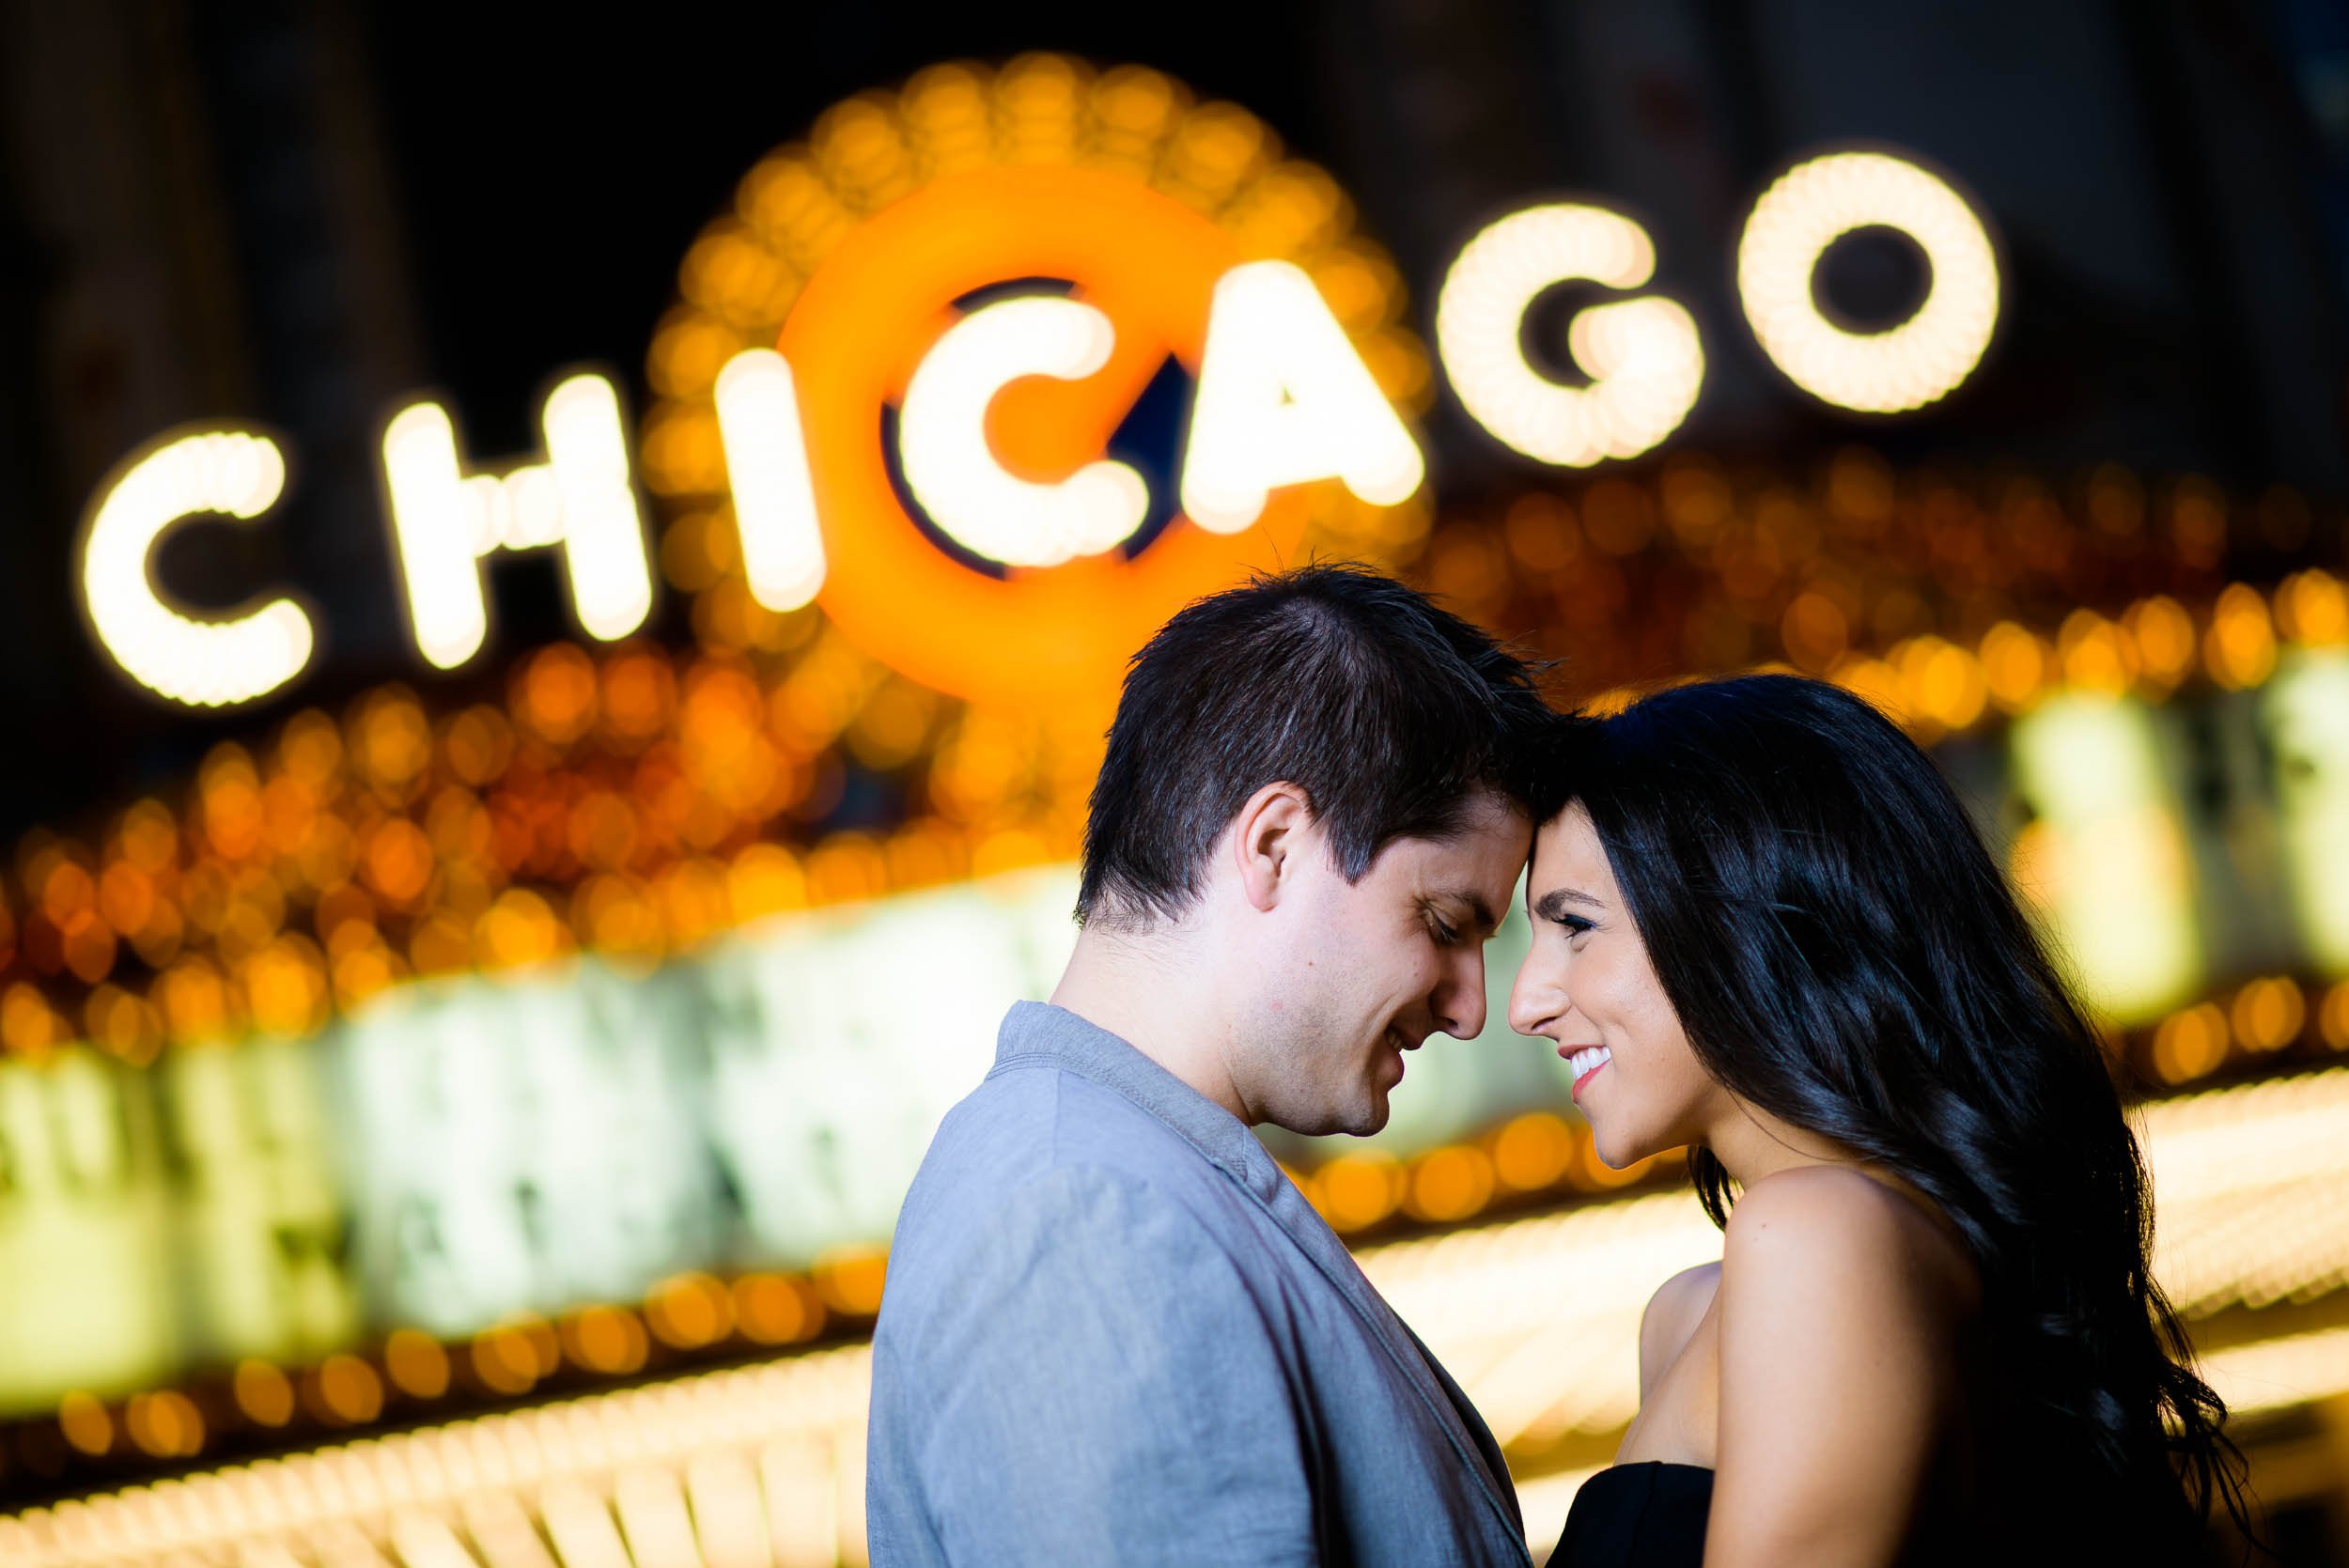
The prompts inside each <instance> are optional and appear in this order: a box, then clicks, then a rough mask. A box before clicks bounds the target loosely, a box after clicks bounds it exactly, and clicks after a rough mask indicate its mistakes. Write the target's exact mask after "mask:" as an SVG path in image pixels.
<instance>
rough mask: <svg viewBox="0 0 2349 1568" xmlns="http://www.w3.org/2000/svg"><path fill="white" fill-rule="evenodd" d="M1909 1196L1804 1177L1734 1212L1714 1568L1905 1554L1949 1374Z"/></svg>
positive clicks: (1722, 1312) (1765, 1191) (1708, 1550)
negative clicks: (1918, 1265) (1913, 1246)
mask: <svg viewBox="0 0 2349 1568" xmlns="http://www.w3.org/2000/svg"><path fill="white" fill-rule="evenodd" d="M1853 1184H1864V1185H1861V1186H1855V1185H1853ZM1871 1189H1873V1190H1871ZM1902 1201H1903V1200H1901V1199H1899V1198H1897V1197H1894V1196H1892V1195H1891V1194H1890V1193H1888V1192H1886V1191H1885V1189H1883V1188H1879V1187H1876V1186H1875V1184H1874V1183H1872V1182H1870V1181H1869V1179H1868V1178H1867V1177H1865V1176H1861V1175H1859V1174H1858V1173H1856V1172H1845V1171H1833V1170H1821V1171H1801V1172H1785V1173H1782V1174H1781V1175H1779V1176H1775V1177H1772V1178H1770V1179H1769V1180H1767V1181H1766V1182H1762V1183H1757V1184H1756V1185H1755V1186H1754V1188H1752V1189H1751V1190H1750V1191H1749V1192H1747V1193H1746V1194H1745V1195H1744V1196H1743V1197H1742V1198H1740V1199H1739V1200H1738V1203H1737V1205H1736V1207H1735V1210H1733V1211H1732V1213H1731V1216H1730V1222H1729V1234H1728V1238H1727V1243H1726V1247H1725V1250H1724V1253H1723V1260H1722V1266H1721V1283H1720V1292H1719V1334H1720V1429H1719V1450H1718V1454H1717V1459H1716V1468H1717V1472H1718V1473H1717V1476H1716V1480H1715V1486H1714V1495H1713V1508H1712V1514H1711V1520H1710V1525H1709V1528H1708V1529H1707V1532H1706V1543H1705V1554H1704V1560H1705V1562H1706V1564H1707V1568H1746V1565H1749V1564H1751V1565H1756V1568H1759V1565H1761V1564H1773V1565H1776V1564H1790V1563H1801V1564H1805V1565H1806V1568H1846V1565H1848V1568H1881V1565H1884V1564H1889V1563H1890V1562H1892V1561H1893V1560H1895V1559H1896V1558H1897V1557H1898V1556H1899V1554H1900V1551H1901V1548H1902V1545H1903V1544H1904V1542H1905V1541H1906V1537H1907V1534H1908V1529H1909V1526H1910V1523H1911V1521H1912V1520H1913V1518H1914V1517H1915V1513H1916V1505H1917V1499H1918V1497H1919V1495H1920V1493H1921V1490H1922V1488H1923V1486H1924V1484H1925V1482H1926V1479H1927V1473H1928V1470H1929V1469H1930V1467H1931V1465H1932V1462H1933V1457H1934V1452H1935V1449H1936V1446H1937V1440H1938V1437H1939V1434H1940V1428H1941V1425H1942V1421H1943V1418H1944V1414H1945V1412H1946V1409H1947V1401H1948V1391H1949V1389H1950V1388H1951V1386H1952V1345H1951V1340H1950V1336H1949V1330H1948V1328H1947V1327H1946V1313H1945V1312H1940V1311H1937V1307H1936V1304H1935V1303H1934V1302H1933V1301H1932V1300H1931V1299H1930V1290H1929V1287H1928V1286H1927V1285H1926V1283H1925V1282H1924V1281H1922V1280H1921V1278H1920V1277H1919V1275H1918V1274H1917V1273H1916V1271H1915V1270H1914V1268H1913V1266H1912V1264H1911V1261H1910V1260H1911V1259H1912V1256H1913V1254H1912V1253H1911V1251H1910V1250H1909V1248H1908V1246H1907V1236H1906V1230H1905V1225H1904V1217H1903V1216H1901V1215H1900V1214H1899V1213H1898V1212H1897V1211H1895V1210H1894V1209H1893V1207H1892V1206H1891V1205H1892V1204H1896V1203H1900V1202H1902ZM1909 1223H1913V1221H1909Z"/></svg>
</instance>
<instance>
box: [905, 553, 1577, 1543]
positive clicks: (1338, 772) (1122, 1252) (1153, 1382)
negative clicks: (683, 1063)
mask: <svg viewBox="0 0 2349 1568" xmlns="http://www.w3.org/2000/svg"><path fill="white" fill-rule="evenodd" d="M1541 711H1542V707H1541V703H1540V700H1539V699H1538V697H1537V696H1536V695H1535V694H1534V692H1533V690H1532V681H1531V679H1530V678H1529V676H1528V674H1527V672H1526V670H1525V668H1524V667H1523V666H1522V665H1521V664H1519V663H1518V662H1517V660H1514V659H1512V658H1510V657H1509V656H1507V655H1506V654H1504V653H1502V652H1501V650H1500V649H1498V648H1496V647H1495V646H1494V645H1493V644H1492V642H1491V641H1490V639H1488V638H1486V636H1485V635H1484V634H1483V633H1481V632H1479V631H1477V630H1476V629H1473V628H1471V627H1470V626H1469V625H1467V624H1466V623H1465V622H1463V621H1460V620H1458V619H1457V618H1455V617H1454V616H1452V615H1449V614H1447V613H1444V612H1442V611H1440V610H1438V609H1437V608H1435V607H1434V606H1433V605H1431V604H1429V603H1428V602H1427V601H1426V600H1425V599H1424V598H1421V597H1420V596H1419V595H1418V594H1416V593H1413V592H1412V591H1411V590H1410V589H1408V588H1406V587H1404V586H1403V585H1401V584H1400V583H1397V582H1392V581H1390V580H1388V579H1386V578H1383V577H1379V576H1377V575H1376V574H1374V573H1371V572H1368V571H1364V570H1361V569H1358V568H1350V567H1308V568H1305V569H1303V570H1299V571H1296V572H1292V573H1289V574H1287V575H1285V576H1282V577H1275V578H1268V579H1260V580H1258V581H1257V582H1254V583H1252V584H1251V585H1249V586H1247V587H1243V588H1237V589H1234V590H1232V591H1230V592H1227V593H1223V594H1219V595H1217V596H1215V597H1213V598H1207V599H1204V600H1201V601H1200V602H1199V603H1197V604H1194V605H1192V606H1190V608H1188V609H1186V610H1184V611H1183V612H1182V613H1179V614H1177V615H1176V616H1175V618H1174V619H1173V620H1171V621H1169V622H1168V623H1167V624H1166V626H1165V627H1164V628H1163V629H1160V630H1159V633H1158V635H1157V636H1156V637H1154V638H1153V639H1152V640H1151V642H1150V644H1149V645H1148V646H1146V647H1144V648H1143V650H1142V652H1141V653H1140V654H1138V655H1137V656H1136V657H1135V659H1134V661H1133V666H1132V668H1131V670H1130V671H1129V672H1128V675H1127V679H1126V687H1125V691H1124V693H1123V695H1122V697H1121V699H1120V701H1119V704H1118V708H1117V716H1116V719H1115V721H1114V722H1113V723H1112V727H1111V730H1110V740H1109V753H1108V757H1107V759H1106V761H1105V762H1104V763H1103V765H1102V769H1101V775H1100V779H1099V782H1098V783H1097V785H1096V786H1095V789H1094V792H1093V800H1092V811H1091V817H1090V820H1089V821H1088V823H1087V825H1086V830H1085V846H1084V871H1083V879H1082V885H1081V892H1080V894H1079V899H1078V908H1077V912H1078V918H1079V920H1080V921H1081V924H1082V930H1081V934H1080V936H1079V938H1078V941H1077V948H1076V953H1075V955H1074V956H1073V957H1072V958H1071V959H1070V960H1069V965H1068V970H1067V972H1066V975H1064V976H1063V978H1062V980H1061V982H1060V986H1059V987H1058V988H1057V989H1056V990H1055V991H1054V992H1053V994H1052V1001H1051V1004H1050V1005H1049V1006H1048V1005H1043V1004H1039V1003H1034V1002H1021V1003H1019V1005H1018V1006H1016V1007H1015V1008H1013V1010H1012V1012H1011V1015H1010V1016H1009V1017H1006V1018H1005V1019H1004V1020H1003V1030H1002V1033H1001V1036H1000V1039H999V1043H998V1047H997V1054H996V1058H995V1065H994V1068H993V1070H992V1071H991V1072H989V1073H988V1077H987V1079H986V1081H985V1082H984V1083H982V1084H981V1085H980V1087H979V1088H978V1089H977V1090H976V1091H975V1092H973V1093H972V1094H971V1096H970V1097H969V1098H967V1099H965V1100H964V1101H963V1102H962V1103H961V1104H960V1105H958V1106H957V1107H956V1108H955V1110H953V1111H952V1112H950V1113H949V1114H948V1116H947V1117H946V1119H945V1121H944V1123H943V1124H942V1125H941V1126H940V1128H939V1131H938V1136H937V1138H936V1139H935V1140H934V1141H932V1143H931V1145H930V1150H929V1154H928V1156H927V1157H926V1159H925V1160H924V1161H923V1164H922V1170H921V1172H920V1174H919V1175H918V1176H916V1177H915V1179H914V1183H913V1188H912V1190H911V1191H910V1193H908V1195H907V1198H906V1203H905V1208H904V1211H903V1212H902V1214H901V1215H900V1216H899V1219H898V1221H897V1231H896V1237H895V1241H894V1247H893V1250H892V1251H891V1254H890V1261H889V1280H888V1289H887V1291H886V1292H885V1294H884V1296H883V1305H882V1308H881V1314H880V1322H879V1327H878V1328H877V1330H876V1332H875V1334H874V1341H873V1406H872V1431H871V1447H870V1455H869V1459H870V1463H869V1468H868V1482H867V1493H866V1498H867V1513H868V1523H869V1529H870V1545H871V1552H872V1560H873V1561H874V1563H875V1564H876V1565H877V1568H896V1565H899V1564H920V1565H928V1564H939V1563H956V1564H978V1563H989V1564H991V1563H1050V1564H1061V1565H1080V1564H1103V1565H1107V1564H1112V1563H1115V1564H1133V1563H1155V1562H1164V1563H1184V1564H1226V1563H1228V1564H1234V1565H1238V1564H1246V1565H1248V1568H1262V1565H1264V1564H1274V1563H1363V1564H1387V1563H1392V1564H1412V1565H1420V1564H1427V1563H1453V1562H1459V1563H1523V1562H1525V1561H1526V1560H1527V1554H1526V1547H1525V1541H1524V1536H1523V1532H1522V1529H1521V1526H1520V1524H1519V1521H1518V1517H1517V1503H1516V1498H1515V1495H1514V1494H1513V1492H1512V1491H1511V1489H1510V1485H1509V1481H1508V1475H1507V1472H1506V1471H1505V1470H1504V1469H1503V1467H1502V1466H1501V1454H1500V1452H1499V1450H1498V1448H1497V1447H1496V1446H1495V1444H1494V1443H1493V1440H1492V1437H1491V1436H1490V1434H1489V1433H1487V1432H1486V1428H1485V1425H1484V1423H1483V1422H1482V1421H1480V1420H1479V1419H1478V1418H1477V1415H1476V1412H1475V1411H1474V1409H1473V1408H1471V1407H1470V1405H1469V1403H1468V1400H1467V1399H1466V1397H1465V1396H1464V1395H1462V1394H1461V1392H1460V1390H1459V1389H1458V1388H1457V1387H1455V1385H1454V1384H1453V1382H1452V1381H1451V1379H1450V1378H1449V1377H1447V1376H1446V1375H1445V1374H1444V1373H1443V1371H1442V1370H1441V1369H1440V1368H1439V1367H1438V1366H1437V1365H1436V1363H1435V1361H1434V1359H1433V1358H1431V1357H1430V1356H1429V1355H1428V1354H1427V1352H1426V1350H1425V1348H1424V1347H1423V1346H1422V1345H1421V1344H1420V1343H1419V1342H1418V1340H1417V1339H1416V1338H1415V1337H1414V1336H1413V1335H1412V1334H1411V1332H1410V1330H1409V1329H1408V1328H1407V1327H1404V1325H1403V1323H1402V1321H1401V1320H1400V1319H1398V1318H1397V1317H1396V1316H1395V1315H1394V1313H1393V1312H1392V1310H1391V1309H1390V1308H1389V1307H1388V1306H1387V1304H1386V1303H1385V1302H1384V1301H1383V1300H1382V1299H1380V1297H1379V1296H1378V1295H1377V1292H1376V1291H1375V1290H1373V1289H1372V1288H1371V1286H1370V1283H1369V1281H1366V1280H1365V1279H1364V1278H1363V1277H1362V1274H1361V1270H1360V1269H1359V1268H1357V1267H1356V1266H1355V1265H1354V1262H1353V1260H1352V1259H1351V1258H1350V1257H1349V1256H1348V1255H1347V1254H1346V1249H1345V1247H1344V1246H1343V1245H1342V1244H1341V1243H1340V1242H1339V1241H1338V1239H1337V1237H1336V1236H1335V1235H1334V1234H1332V1233H1331V1232H1330V1228H1329V1227H1328V1226H1327V1225H1326V1224H1324V1223H1323V1222H1322V1220H1321V1219H1320V1217H1319V1216H1317V1215H1316V1214H1315V1213H1314V1211H1313V1209H1312V1207H1311V1206H1310V1205H1309V1204H1308V1203H1306V1202H1305V1200H1304V1198H1303V1197H1302V1196H1301V1195H1300V1194H1299V1192H1298V1191H1297V1189H1296V1188H1294V1187H1293V1186H1291V1185H1290V1183H1289V1182H1288V1181H1287V1179H1286V1178H1285V1177H1283V1175H1282V1173H1281V1172H1280V1170H1279V1168H1278V1167H1277V1166H1275V1165H1274V1164H1273V1162H1272V1160H1271V1158H1270V1157H1268V1155H1267V1154H1266V1153H1265V1150H1264V1148H1263V1146H1262V1145H1261V1144H1259V1143H1258V1142H1257V1141H1256V1139H1255V1138H1254V1136H1253V1135H1252V1134H1251V1133H1250V1131H1249V1130H1248V1129H1249V1127H1250V1126H1253V1125H1255V1124H1257V1123H1263V1122H1269V1123H1272V1124H1274V1125H1276V1126H1284V1127H1288V1128H1291V1129H1293V1130H1295V1131H1298V1132H1301V1133H1329V1132H1341V1131H1343V1132H1350V1133H1356V1134H1365V1133H1372V1132H1376V1131H1377V1130H1378V1129H1379V1128H1380V1127H1381V1126H1385V1125H1386V1121H1387V1096H1388V1094H1390V1093H1391V1092H1392V1090H1393V1089H1394V1087H1395V1085H1396V1084H1397V1083H1399V1082H1401V1081H1402V1079H1403V1076H1404V1058H1405V1055H1406V1053H1408V1052H1409V1051H1412V1050H1415V1049H1417V1048H1419V1046H1420V1045H1421V1044H1422V1043H1423V1041H1424V1040H1425V1038H1426V1037H1427V1036H1428V1035H1429V1034H1430V1033H1434V1032H1443V1033H1447V1034H1452V1035H1455V1036H1458V1037H1460V1038H1463V1039H1466V1038H1469V1037H1470V1036H1473V1035H1474V1034H1476V1033H1477V1032H1479V1031H1480V1030H1481V1029H1482V1028H1483V1027H1484V1023H1485V976H1484V959H1483V951H1482V950H1483V946H1484V943H1485V940H1486V938H1488V937H1489V936H1490V935H1491V934H1492V930H1493V927H1494V925H1495V924H1497V923H1498V921H1499V919H1500V917H1501V913H1502V911H1503V910H1504V909H1505V908H1506V906H1507V901H1508V899H1509V897H1510V895H1511V893H1512V892H1513V890H1514V888H1515V886H1516V883H1517V873H1518V871H1519V870H1520V869H1521V868H1522V866H1523V865H1524V863H1525V857H1526V851H1527V846H1528V841H1529V839H1530V837H1531V830H1530V827H1529V824H1528V820H1527V816H1526V813H1525V809H1524V806H1523V804H1522V801H1523V798H1524V790H1525V781H1524V780H1523V779H1522V778H1520V777H1519V770H1520V768H1521V766H1522V764H1521V761H1520V755H1521V751H1522V741H1523V738H1524V737H1526V736H1527V735H1528V734H1530V732H1531V731H1532V728H1533V727H1534V725H1535V723H1536V722H1537V721H1538V719H1539V716H1540V714H1541Z"/></svg>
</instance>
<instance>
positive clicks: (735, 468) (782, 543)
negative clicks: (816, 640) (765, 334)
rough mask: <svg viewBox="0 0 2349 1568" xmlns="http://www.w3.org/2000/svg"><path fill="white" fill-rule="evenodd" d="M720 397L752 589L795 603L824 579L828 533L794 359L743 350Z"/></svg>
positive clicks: (725, 375)
mask: <svg viewBox="0 0 2349 1568" xmlns="http://www.w3.org/2000/svg"><path fill="white" fill-rule="evenodd" d="M717 404H718V432H719V435H720V436H721V437H722V438H723V441H724V443H725V452H726V482H727V487H728V489H731V490H732V492H733V495H734V526H735V529H736V532H737V534H738V536H739V538H740V539H741V541H742V569H743V572H744V574H745V575H746V576H748V577H749V579H750V584H751V596H752V597H753V598H755V599H757V600H758V602H759V603H761V604H763V605H765V606H766V607H767V608H768V609H770V610H775V611H785V610H797V609H799V608H800V607H801V605H804V604H806V603H808V602H809V601H811V600H812V599H814V598H816V594H817V590H818V589H819V588H821V587H823V585H824V535H823V530H822V528H821V526H820V525H819V524H818V522H817V514H816V487H815V482H814V480H813V479H811V478H810V476H809V474H808V469H807V436H806V432H805V429H804V428H803V427H801V423H800V396H799V391H798V388H797V386H796V385H795V384H794V382H793V381H792V379H791V365H790V364H789V362H787V361H786V360H785V358H784V357H783V356H782V355H781V354H779V353H777V352H775V351H774V350H773V349H744V350H742V352H740V353H739V354H737V355H735V356H734V357H733V358H732V359H730V360H728V361H726V363H725V367H724V368H723V369H722V370H720V371H719V372H718V381H717Z"/></svg>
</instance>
